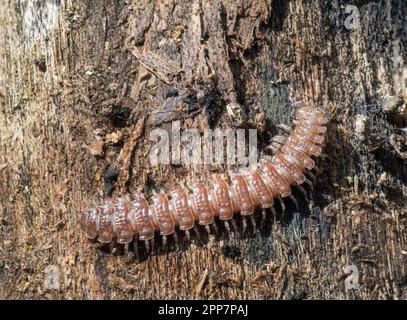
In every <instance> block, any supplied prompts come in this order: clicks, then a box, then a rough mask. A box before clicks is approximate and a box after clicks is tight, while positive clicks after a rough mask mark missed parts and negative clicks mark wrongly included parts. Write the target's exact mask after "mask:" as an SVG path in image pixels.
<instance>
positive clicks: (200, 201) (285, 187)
mask: <svg viewBox="0 0 407 320" xmlns="http://www.w3.org/2000/svg"><path fill="white" fill-rule="evenodd" d="M327 122H328V117H327V112H326V111H324V110H322V109H317V108H315V107H313V106H309V105H307V106H303V107H300V108H299V109H298V110H297V111H296V112H295V116H294V124H295V128H294V129H293V131H292V132H291V134H290V135H289V137H288V138H287V140H286V142H285V143H284V144H283V145H282V147H281V148H280V149H279V150H278V151H277V152H276V153H275V154H274V155H273V156H270V157H268V158H266V159H261V160H260V161H259V162H258V164H257V166H256V167H255V168H252V169H250V170H246V171H245V172H241V171H237V172H236V173H226V174H225V177H224V176H223V175H220V174H213V175H212V176H211V177H210V178H209V179H208V181H196V182H195V183H192V184H191V186H192V187H191V188H187V187H178V188H176V189H174V190H170V191H169V192H164V191H160V192H157V193H155V194H153V195H152V196H151V200H150V201H148V200H147V198H146V197H145V196H142V195H140V196H138V197H136V198H134V199H132V200H131V199H130V197H128V196H125V197H122V198H120V199H119V200H117V201H116V202H115V203H113V202H107V203H105V204H102V205H99V206H96V207H94V208H90V209H86V210H83V211H82V213H81V217H80V226H81V230H82V231H83V233H84V235H85V236H86V237H87V238H89V239H93V240H95V239H97V240H98V241H99V242H101V243H114V242H115V243H119V244H125V245H128V244H129V243H131V242H132V241H134V242H137V241H138V240H141V241H145V244H146V247H147V249H148V248H149V241H150V240H151V241H154V237H155V235H156V233H158V232H159V234H160V235H161V236H162V237H163V242H164V243H166V241H167V237H168V236H170V235H172V236H174V238H175V240H177V232H176V230H177V229H179V230H181V231H183V232H185V233H186V235H187V237H188V239H189V238H190V234H189V232H190V231H191V230H194V231H195V232H196V233H199V231H198V229H197V228H196V226H197V224H198V225H201V226H204V228H205V229H206V231H207V232H208V233H209V232H210V227H211V226H212V227H213V228H214V229H215V230H216V228H217V227H216V223H215V221H216V220H220V221H223V222H224V223H225V227H226V229H227V230H228V231H230V225H229V223H231V224H232V226H233V227H234V228H236V224H235V221H234V217H236V215H238V214H240V215H241V216H242V218H243V219H242V220H243V224H244V228H245V227H246V219H247V218H249V220H250V221H251V223H252V224H253V226H254V227H255V220H254V214H255V211H256V209H262V213H263V218H265V215H266V210H270V211H272V212H273V213H274V214H275V210H274V201H275V199H278V200H279V202H280V205H281V208H282V209H283V210H284V208H285V205H284V200H283V199H284V198H286V197H289V198H290V199H291V200H292V201H293V202H294V204H295V206H296V207H297V208H298V204H297V201H296V199H295V198H294V197H293V195H292V191H291V189H292V187H293V186H295V187H297V188H299V190H300V191H301V192H302V193H303V194H304V195H305V197H306V190H305V189H304V188H303V186H302V185H303V184H304V183H307V184H309V185H310V186H311V188H312V187H313V183H314V182H315V175H314V174H313V173H312V171H311V170H312V169H314V168H316V165H315V161H314V160H313V157H318V156H319V155H320V154H321V152H322V144H323V143H324V140H325V138H324V134H325V132H326V130H327V127H326V124H327ZM309 179H311V180H313V181H310V180H309ZM198 235H199V234H198Z"/></svg>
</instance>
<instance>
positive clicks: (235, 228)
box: [230, 218, 237, 233]
mask: <svg viewBox="0 0 407 320" xmlns="http://www.w3.org/2000/svg"><path fill="white" fill-rule="evenodd" d="M230 222H231V223H232V227H233V233H237V225H236V221H235V219H233V218H232V219H230Z"/></svg>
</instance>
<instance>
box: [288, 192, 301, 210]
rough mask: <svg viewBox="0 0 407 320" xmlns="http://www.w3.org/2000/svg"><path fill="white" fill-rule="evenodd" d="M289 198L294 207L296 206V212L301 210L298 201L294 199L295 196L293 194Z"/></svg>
mask: <svg viewBox="0 0 407 320" xmlns="http://www.w3.org/2000/svg"><path fill="white" fill-rule="evenodd" d="M289 197H290V199H291V201H292V202H293V203H294V205H295V209H296V210H298V209H299V207H298V202H297V199H295V198H294V196H293V195H292V194H290V195H289Z"/></svg>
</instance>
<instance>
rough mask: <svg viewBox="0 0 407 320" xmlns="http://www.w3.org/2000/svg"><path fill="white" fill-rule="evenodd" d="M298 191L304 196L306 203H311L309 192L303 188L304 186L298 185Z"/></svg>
mask: <svg viewBox="0 0 407 320" xmlns="http://www.w3.org/2000/svg"><path fill="white" fill-rule="evenodd" d="M297 188H298V190H300V191H301V193H302V194H303V195H304V198H305V201H307V202H309V198H308V194H307V191H306V190H305V189H304V188H303V186H299V185H297Z"/></svg>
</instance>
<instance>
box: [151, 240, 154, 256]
mask: <svg viewBox="0 0 407 320" xmlns="http://www.w3.org/2000/svg"><path fill="white" fill-rule="evenodd" d="M154 252H155V238H152V239H151V253H152V254H154Z"/></svg>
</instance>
